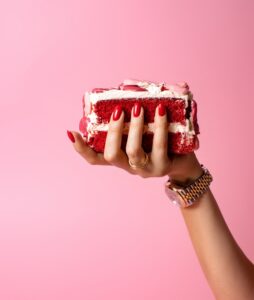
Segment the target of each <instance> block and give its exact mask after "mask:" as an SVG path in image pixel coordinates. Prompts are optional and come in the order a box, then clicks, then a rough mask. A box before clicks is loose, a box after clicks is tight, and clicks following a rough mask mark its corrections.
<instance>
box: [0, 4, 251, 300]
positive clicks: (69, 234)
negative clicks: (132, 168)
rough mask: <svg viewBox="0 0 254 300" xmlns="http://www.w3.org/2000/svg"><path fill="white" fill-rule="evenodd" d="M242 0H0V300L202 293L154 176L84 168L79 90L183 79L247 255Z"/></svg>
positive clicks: (246, 73)
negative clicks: (77, 133) (71, 134)
mask: <svg viewBox="0 0 254 300" xmlns="http://www.w3.org/2000/svg"><path fill="white" fill-rule="evenodd" d="M253 9H254V2H253V1H252V0H249V1H248V0H241V1H232V0H224V1H220V0H216V1H215V0H214V1H204V0H201V1H196V0H193V1H188V0H175V1H166V0H165V1H164V0H157V1H145V0H141V1H133V0H129V1H99V0H93V1H88V0H87V1H81V0H72V1H65V0H64V1H58V0H51V1H49V0H48V1H45V0H43V1H42V0H38V1H34V0H23V1H17V0H16V1H15V0H13V1H4V2H1V4H0V14H1V16H0V36H1V50H0V54H1V55H0V60H1V61H0V62H1V64H0V65H1V68H0V76H1V80H0V82H1V83H0V86H1V102H0V109H1V118H0V124H1V156H0V166H1V172H0V176H1V189H0V201H1V202H0V266H1V268H0V282H1V287H0V298H1V299H2V300H30V299H31V300H35V299H36V300H45V299H47V300H55V299H61V300H65V299H66V300H67V299H75V300H79V299H80V300H81V299H86V300H95V299H96V300H98V299H110V300H118V299H121V300H125V299H126V300H127V299H128V300H129V299H132V300H136V299H146V300H149V299H151V300H154V299H160V300H166V299H177V300H181V299H183V300H184V299H200V300H201V299H206V300H210V299H213V296H212V294H211V292H210V290H209V287H208V285H207V283H206V281H205V279H204V276H203V274H202V272H201V269H200V266H199V264H198V261H197V258H196V256H195V254H194V251H193V248H192V245H191V242H190V239H189V237H188V234H187V231H186V228H185V225H184V222H183V219H182V216H181V214H180V212H179V210H178V209H177V208H176V207H174V206H173V205H172V204H171V203H169V200H168V199H167V198H166V196H165V195H164V191H163V186H162V185H163V183H164V182H165V180H166V177H164V178H156V179H142V178H138V177H135V176H133V177H132V176H131V175H129V174H127V173H125V172H124V171H122V170H120V169H117V168H113V167H101V166H90V165H89V164H87V163H86V162H85V161H84V160H83V159H82V158H81V157H80V156H79V155H78V154H76V153H75V152H74V150H73V147H72V144H71V142H70V141H69V140H68V137H67V135H66V130H67V129H70V130H78V122H79V119H80V117H81V115H82V104H81V98H82V94H83V92H84V91H85V90H88V89H91V88H93V87H108V86H114V85H117V84H119V83H120V82H121V81H122V80H123V79H125V78H129V77H130V78H138V79H147V80H155V81H167V82H175V81H178V80H186V81H187V82H188V83H189V85H190V87H191V90H192V91H193V93H194V96H195V99H196V100H197V102H198V117H199V124H200V129H201V134H200V149H199V150H198V151H197V156H198V158H199V160H200V161H201V162H202V163H203V164H205V165H206V166H207V167H209V169H210V171H211V172H212V174H213V176H214V182H213V183H212V190H213V192H214V194H215V196H216V199H217V200H218V202H219V205H220V207H221V209H222V211H223V213H224V216H225V218H226V220H227V222H228V224H229V226H230V228H231V230H232V232H233V234H234V236H235V238H236V239H237V241H238V242H239V244H240V245H241V247H242V249H243V250H244V251H245V252H246V254H247V255H248V256H249V257H250V258H251V259H252V260H254V254H253V253H254V243H253V235H252V233H251V231H252V229H253V227H254V219H253V211H254V204H253V203H254V199H253V197H252V196H250V195H251V194H252V193H249V190H248V188H251V187H252V186H253V176H252V174H253V169H254V161H253V159H252V156H251V155H250V154H251V153H253V152H254V143H253V134H251V133H250V131H251V130H253V129H254V128H253V121H252V120H253V109H254V104H253V103H254V99H253V96H252V87H253V82H252V81H253V75H254V57H253V53H254V42H253V36H254V26H253V25H254V24H253V21H252V20H253Z"/></svg>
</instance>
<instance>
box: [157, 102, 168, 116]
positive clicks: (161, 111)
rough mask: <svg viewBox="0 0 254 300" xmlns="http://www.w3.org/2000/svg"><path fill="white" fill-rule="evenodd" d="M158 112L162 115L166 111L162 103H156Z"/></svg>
mask: <svg viewBox="0 0 254 300" xmlns="http://www.w3.org/2000/svg"><path fill="white" fill-rule="evenodd" d="M158 112H159V115H160V116H161V117H163V116H164V115H165V113H166V110H165V106H164V105H163V104H162V103H160V104H159V105H158Z"/></svg>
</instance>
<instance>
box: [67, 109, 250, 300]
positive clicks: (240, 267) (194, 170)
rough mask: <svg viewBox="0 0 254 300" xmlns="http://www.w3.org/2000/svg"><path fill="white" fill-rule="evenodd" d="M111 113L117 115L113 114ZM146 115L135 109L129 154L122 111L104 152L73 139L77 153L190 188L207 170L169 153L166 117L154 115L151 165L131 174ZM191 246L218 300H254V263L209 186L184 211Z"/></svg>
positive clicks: (140, 155) (138, 156) (140, 154)
mask: <svg viewBox="0 0 254 300" xmlns="http://www.w3.org/2000/svg"><path fill="white" fill-rule="evenodd" d="M112 115H113V114H112ZM143 119H144V111H143V108H141V113H140V115H139V116H138V117H134V115H133V111H132V117H131V123H130V129H129V133H128V140H127V145H126V149H125V151H123V150H121V148H120V146H121V138H122V129H123V120H124V112H122V113H121V116H120V119H119V120H117V121H114V120H113V118H112V116H111V119H110V123H109V130H108V134H107V139H106V144H105V149H104V153H103V154H102V153H96V152H94V151H93V150H92V149H91V148H90V147H88V146H87V145H86V142H85V140H84V139H83V137H82V136H81V135H80V134H79V133H78V132H75V131H71V132H72V134H73V135H74V137H75V143H73V147H74V149H75V150H76V151H77V152H78V153H79V154H80V155H81V156H82V157H83V158H84V159H85V160H86V161H87V162H88V163H90V164H92V165H109V166H116V167H118V168H122V169H124V170H125V171H127V172H128V173H130V174H133V175H138V176H141V177H143V178H148V177H160V176H165V175H168V176H169V177H170V180H171V181H173V182H175V183H176V184H178V185H181V186H186V185H188V184H190V183H192V182H193V181H194V180H195V179H197V178H198V177H199V176H200V175H201V174H202V172H203V170H202V168H201V165H200V163H199V161H198V159H197V157H196V155H195V153H194V152H192V153H189V154H184V155H178V154H174V155H172V156H171V157H169V156H168V155H167V137H168V132H167V128H168V122H167V117H166V115H164V116H160V115H159V113H158V107H157V108H156V111H155V132H154V138H153V147H152V151H151V153H149V154H148V155H149V162H148V164H147V165H146V166H145V168H143V169H136V170H133V169H132V168H131V167H130V165H129V163H128V161H129V159H130V161H131V162H132V163H134V164H135V163H139V162H141V161H143V159H144V156H145V154H144V151H143V149H142V147H141V143H142V130H143V123H144V121H143ZM180 210H181V212H182V216H183V219H184V221H185V224H186V226H187V230H188V232H189V235H190V238H191V241H192V244H193V247H194V249H195V252H196V254H197V257H198V259H199V262H200V265H201V267H202V270H203V272H204V275H205V277H206V279H207V281H208V283H209V285H210V287H211V290H212V292H213V293H214V296H215V298H216V299H217V300H253V299H254V265H253V264H252V262H251V261H250V260H249V259H248V258H247V257H246V255H245V254H244V253H243V251H242V250H241V249H240V247H239V246H238V244H237V243H236V241H235V240H234V238H233V236H232V234H231V232H230V230H229V228H228V226H227V224H226V222H225V220H224V218H223V216H222V213H221V211H220V209H219V207H218V204H217V202H216V200H215V198H214V196H213V194H212V191H211V189H210V188H209V189H208V190H207V191H206V192H205V193H204V194H203V195H202V196H201V197H200V199H198V201H197V202H196V203H195V204H194V205H192V206H191V207H188V208H180Z"/></svg>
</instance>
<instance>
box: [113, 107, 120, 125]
mask: <svg viewBox="0 0 254 300" xmlns="http://www.w3.org/2000/svg"><path fill="white" fill-rule="evenodd" d="M121 114H122V106H121V105H117V106H116V107H115V110H114V112H113V120H114V121H117V120H119V119H120V116H121Z"/></svg>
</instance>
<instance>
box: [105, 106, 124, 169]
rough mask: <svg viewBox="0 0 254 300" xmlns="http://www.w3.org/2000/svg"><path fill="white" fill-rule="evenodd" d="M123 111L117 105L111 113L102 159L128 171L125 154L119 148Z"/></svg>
mask: <svg viewBox="0 0 254 300" xmlns="http://www.w3.org/2000/svg"><path fill="white" fill-rule="evenodd" d="M123 125H124V112H123V110H122V107H121V106H120V105H117V106H116V107H115V109H114V111H113V113H112V115H111V118H110V122H109V128H108V132H107V138H106V143H105V148H104V159H105V160H106V161H107V162H109V163H110V164H112V165H114V166H117V167H119V168H123V169H125V170H127V171H130V170H129V169H130V168H129V164H128V160H127V156H126V154H125V153H124V151H123V150H122V149H121V143H122V131H123Z"/></svg>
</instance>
